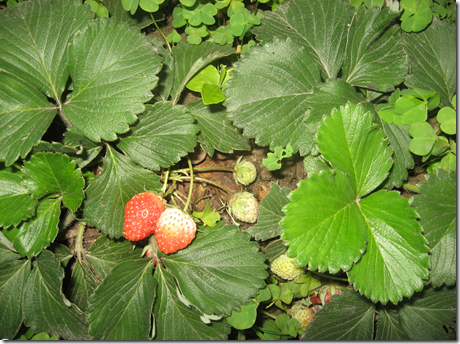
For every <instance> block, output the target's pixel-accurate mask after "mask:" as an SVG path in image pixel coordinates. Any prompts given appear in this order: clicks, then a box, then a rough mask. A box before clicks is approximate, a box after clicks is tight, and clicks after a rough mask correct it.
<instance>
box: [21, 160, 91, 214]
mask: <svg viewBox="0 0 460 344" xmlns="http://www.w3.org/2000/svg"><path fill="white" fill-rule="evenodd" d="M75 165H76V164H75V162H73V161H70V158H69V156H67V155H64V154H60V153H37V154H34V155H33V156H32V157H31V158H30V160H29V161H26V162H25V163H24V168H23V170H22V172H23V174H24V186H25V187H26V188H27V190H28V191H29V192H30V193H31V194H32V196H33V197H35V198H42V197H45V196H48V197H49V196H52V197H56V196H57V197H59V198H60V199H62V202H63V203H64V205H65V206H66V207H67V208H69V209H70V210H72V211H76V210H77V209H78V207H79V206H80V204H81V202H82V201H83V197H84V193H83V188H84V187H85V180H84V179H83V177H82V175H81V170H80V169H75Z"/></svg>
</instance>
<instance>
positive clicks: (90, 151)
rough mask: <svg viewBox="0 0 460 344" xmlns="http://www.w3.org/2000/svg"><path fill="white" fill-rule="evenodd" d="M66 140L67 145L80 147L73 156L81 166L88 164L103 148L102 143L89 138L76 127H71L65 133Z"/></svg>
mask: <svg viewBox="0 0 460 344" xmlns="http://www.w3.org/2000/svg"><path fill="white" fill-rule="evenodd" d="M64 136H65V137H64V142H65V144H67V145H71V146H73V147H78V153H77V155H76V156H75V155H74V156H71V159H72V160H73V161H75V162H76V163H77V166H78V167H79V168H83V167H85V166H87V165H88V164H89V163H90V162H91V161H93V160H94V159H95V158H96V157H97V156H98V154H99V153H100V152H101V150H102V145H101V144H97V143H94V142H93V141H91V140H88V138H86V136H84V135H83V134H82V133H81V131H79V130H78V129H77V128H76V127H70V128H68V130H67V131H66V132H65V134H64Z"/></svg>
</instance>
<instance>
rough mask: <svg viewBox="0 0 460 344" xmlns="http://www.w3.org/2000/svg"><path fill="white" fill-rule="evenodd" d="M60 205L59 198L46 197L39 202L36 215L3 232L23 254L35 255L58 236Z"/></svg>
mask: <svg viewBox="0 0 460 344" xmlns="http://www.w3.org/2000/svg"><path fill="white" fill-rule="evenodd" d="M60 206H61V201H60V200H59V199H45V200H43V201H41V202H40V203H39V205H38V207H37V214H36V215H35V217H32V218H30V219H29V220H27V221H25V222H22V223H21V224H20V226H19V227H17V228H11V229H7V230H4V231H3V234H5V235H6V237H7V238H8V239H9V240H10V241H12V242H13V245H14V248H15V249H16V250H17V251H18V252H19V253H20V254H21V255H22V256H28V257H33V256H35V255H37V254H39V253H40V252H41V251H42V250H43V249H44V248H46V247H47V246H48V245H49V244H50V243H51V242H52V241H54V239H55V238H56V235H57V234H58V230H59V229H58V223H59V215H60V213H61V208H60Z"/></svg>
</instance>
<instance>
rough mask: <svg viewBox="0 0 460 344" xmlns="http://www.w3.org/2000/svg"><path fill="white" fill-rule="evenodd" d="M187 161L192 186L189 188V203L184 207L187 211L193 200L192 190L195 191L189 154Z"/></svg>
mask: <svg viewBox="0 0 460 344" xmlns="http://www.w3.org/2000/svg"><path fill="white" fill-rule="evenodd" d="M187 163H188V167H189V169H190V188H189V190H188V197H187V203H185V207H184V210H185V211H186V212H187V211H188V206H189V205H190V201H191V200H192V191H193V166H192V161H191V160H190V158H189V157H188V156H187Z"/></svg>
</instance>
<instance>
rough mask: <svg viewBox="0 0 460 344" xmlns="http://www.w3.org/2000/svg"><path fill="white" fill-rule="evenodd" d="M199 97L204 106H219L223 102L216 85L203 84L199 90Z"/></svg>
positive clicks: (222, 95)
mask: <svg viewBox="0 0 460 344" xmlns="http://www.w3.org/2000/svg"><path fill="white" fill-rule="evenodd" d="M201 97H202V100H203V103H204V104H205V105H211V104H219V103H222V102H223V101H224V100H225V96H224V93H223V92H222V88H220V86H217V85H211V84H204V85H203V88H202V90H201Z"/></svg>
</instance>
